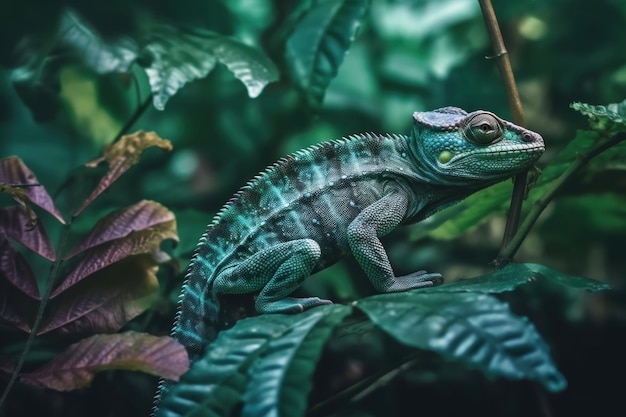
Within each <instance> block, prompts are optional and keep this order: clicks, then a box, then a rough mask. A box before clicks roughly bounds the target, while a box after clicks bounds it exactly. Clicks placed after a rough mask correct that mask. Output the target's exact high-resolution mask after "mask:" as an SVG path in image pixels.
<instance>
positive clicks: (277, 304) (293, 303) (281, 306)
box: [256, 297, 333, 313]
mask: <svg viewBox="0 0 626 417" xmlns="http://www.w3.org/2000/svg"><path fill="white" fill-rule="evenodd" d="M332 303H333V302H332V301H330V300H324V299H322V298H318V297H308V298H295V297H286V298H283V299H281V300H276V301H268V300H264V299H262V298H261V297H259V298H258V299H257V300H256V310H257V311H258V312H259V313H301V312H303V311H304V310H307V309H309V308H311V307H316V306H321V305H326V304H332Z"/></svg>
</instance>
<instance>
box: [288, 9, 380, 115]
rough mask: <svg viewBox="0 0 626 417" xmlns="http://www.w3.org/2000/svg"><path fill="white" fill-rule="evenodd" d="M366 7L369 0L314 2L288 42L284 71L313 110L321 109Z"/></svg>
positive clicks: (363, 16)
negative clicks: (325, 95)
mask: <svg viewBox="0 0 626 417" xmlns="http://www.w3.org/2000/svg"><path fill="white" fill-rule="evenodd" d="M368 8H369V0H338V1H336V0H322V1H318V2H315V3H314V4H313V5H312V7H311V8H310V9H309V10H307V11H306V12H305V13H304V15H303V16H302V18H301V20H300V22H299V23H298V25H297V26H296V28H295V29H294V31H293V32H292V34H291V36H290V37H289V39H288V40H287V44H286V47H285V60H286V62H287V70H288V71H289V75H290V77H291V78H292V80H293V81H294V82H295V84H296V85H297V86H298V88H300V89H301V90H302V91H303V92H304V94H305V96H306V99H307V102H308V103H309V105H310V106H311V107H312V108H318V107H320V105H321V103H322V100H323V98H324V93H325V91H326V88H327V87H328V85H329V84H330V82H331V80H332V79H333V78H334V77H335V75H337V70H338V69H339V66H340V65H341V63H342V62H343V59H344V57H345V55H346V53H347V52H348V49H349V48H350V45H351V44H352V42H353V41H354V39H355V37H356V34H357V31H358V29H359V27H360V26H361V23H362V21H363V19H364V18H365V15H366V12H367V10H368Z"/></svg>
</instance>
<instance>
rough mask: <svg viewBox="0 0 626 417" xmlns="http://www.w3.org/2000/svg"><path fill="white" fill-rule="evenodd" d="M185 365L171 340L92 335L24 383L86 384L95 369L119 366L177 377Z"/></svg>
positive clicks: (73, 386) (180, 349) (133, 335)
mask: <svg viewBox="0 0 626 417" xmlns="http://www.w3.org/2000/svg"><path fill="white" fill-rule="evenodd" d="M187 368H188V358H187V352H186V351H185V349H184V348H183V346H182V345H180V344H179V343H178V342H176V341H175V340H174V339H172V338H170V337H167V336H163V337H156V336H152V335H149V334H146V333H135V332H126V333H118V334H111V335H102V334H100V335H95V336H92V337H89V338H87V339H84V340H81V341H80V342H78V343H75V344H73V345H70V346H69V347H68V348H67V349H66V350H65V351H64V352H62V353H61V354H60V355H59V356H57V357H56V358H55V359H54V360H52V361H51V362H49V363H48V364H46V365H44V366H43V367H41V368H39V369H38V370H36V371H35V372H31V373H28V374H24V375H22V377H21V381H22V382H23V383H26V384H29V385H34V386H37V387H42V388H50V389H54V390H57V391H71V390H75V389H78V388H83V387H86V386H89V384H90V383H91V380H92V379H93V377H94V374H95V373H96V372H100V371H104V370H109V369H121V370H128V371H141V372H146V373H149V374H152V375H158V376H162V377H164V378H166V379H172V380H175V381H176V380H178V378H179V377H180V375H182V374H183V373H184V372H185V371H186V370H187Z"/></svg>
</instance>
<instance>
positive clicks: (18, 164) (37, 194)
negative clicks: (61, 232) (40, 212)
mask: <svg viewBox="0 0 626 417" xmlns="http://www.w3.org/2000/svg"><path fill="white" fill-rule="evenodd" d="M0 184H5V185H9V186H15V185H28V186H27V187H14V188H22V189H23V194H24V195H25V196H26V197H27V198H28V200H29V201H30V202H31V203H33V204H34V205H36V206H38V207H41V208H42V209H44V210H45V211H47V212H48V213H50V214H52V215H53V216H54V217H55V218H56V219H57V220H58V221H60V222H61V223H64V224H65V220H63V216H61V213H60V212H59V210H57V208H56V207H55V206H54V203H53V202H52V198H50V195H49V194H48V192H47V191H46V189H45V188H44V187H43V185H40V184H39V181H37V178H36V177H35V174H33V172H32V171H31V170H30V169H29V168H28V167H27V166H26V165H25V164H24V162H22V160H21V159H20V158H18V157H17V156H9V157H8V158H4V159H0ZM14 197H15V196H14ZM18 198H19V197H18ZM18 202H19V200H18Z"/></svg>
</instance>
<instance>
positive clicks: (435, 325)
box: [357, 291, 567, 392]
mask: <svg viewBox="0 0 626 417" xmlns="http://www.w3.org/2000/svg"><path fill="white" fill-rule="evenodd" d="M357 307H358V308H360V309H361V310H362V311H364V312H365V314H367V315H368V317H369V318H370V319H371V320H372V321H373V322H374V323H375V324H376V325H378V326H379V327H380V328H381V329H383V330H384V331H385V332H387V333H388V334H389V335H391V336H392V337H393V338H395V339H396V340H398V341H399V342H400V343H403V344H405V345H408V346H414V347H418V348H421V349H428V350H432V351H435V352H438V353H440V354H442V355H444V356H446V357H448V358H451V359H456V360H460V361H463V362H465V363H467V364H469V365H472V366H475V367H477V368H478V369H481V370H482V371H484V372H487V373H489V374H493V375H498V376H502V377H506V378H510V379H530V380H534V381H537V382H540V383H541V384H543V385H544V386H545V387H546V388H547V389H548V390H550V391H553V392H557V391H562V390H563V389H565V387H566V385H567V382H566V381H565V378H564V377H563V375H561V373H560V372H559V371H558V370H557V369H556V367H555V365H554V363H553V362H552V359H551V357H550V353H549V350H548V347H547V346H546V344H545V342H544V341H543V339H542V338H541V336H540V335H539V333H537V331H536V329H535V327H534V326H533V325H532V324H530V323H529V322H528V321H527V320H526V319H525V318H520V317H517V316H515V315H514V314H513V313H511V311H510V310H509V306H508V305H507V304H506V303H503V302H501V301H499V300H498V299H496V298H494V297H492V296H489V295H485V294H468V293H457V294H451V293H432V292H430V293H428V292H423V291H409V292H404V293H394V294H383V295H377V296H373V297H369V298H367V299H364V300H361V301H359V302H358V304H357Z"/></svg>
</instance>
